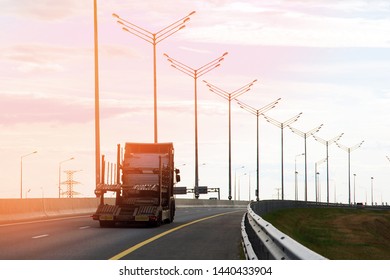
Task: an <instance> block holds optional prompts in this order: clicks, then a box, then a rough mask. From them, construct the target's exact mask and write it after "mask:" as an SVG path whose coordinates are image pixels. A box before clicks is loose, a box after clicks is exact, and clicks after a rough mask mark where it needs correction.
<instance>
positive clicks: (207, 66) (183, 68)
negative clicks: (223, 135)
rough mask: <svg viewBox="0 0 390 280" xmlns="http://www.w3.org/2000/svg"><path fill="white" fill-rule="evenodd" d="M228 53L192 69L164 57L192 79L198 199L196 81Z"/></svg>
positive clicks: (197, 194) (168, 57)
mask: <svg viewBox="0 0 390 280" xmlns="http://www.w3.org/2000/svg"><path fill="white" fill-rule="evenodd" d="M227 54H228V53H227V52H225V53H224V54H222V55H221V56H220V57H218V58H216V59H214V60H212V61H210V62H209V63H206V64H205V65H203V66H201V67H199V68H197V69H194V68H192V67H190V66H188V65H186V64H184V63H182V62H180V61H178V60H176V59H173V58H172V57H170V56H169V55H167V54H166V53H164V55H165V56H166V57H167V60H168V62H169V63H171V66H172V67H173V68H175V69H177V70H179V71H180V72H183V73H184V74H186V75H188V76H190V77H191V78H193V79H194V107H195V108H194V111H195V198H199V188H198V187H199V185H198V177H199V170H198V169H199V168H198V91H197V81H198V78H199V77H201V76H203V75H204V74H206V73H208V72H210V71H211V70H213V69H215V68H217V67H219V66H220V65H221V64H220V63H221V62H222V61H223V60H224V59H225V56H226V55H227Z"/></svg>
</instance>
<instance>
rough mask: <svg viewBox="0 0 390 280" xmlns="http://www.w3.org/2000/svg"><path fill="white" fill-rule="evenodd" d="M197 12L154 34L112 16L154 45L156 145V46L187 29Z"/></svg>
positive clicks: (155, 126)
mask: <svg viewBox="0 0 390 280" xmlns="http://www.w3.org/2000/svg"><path fill="white" fill-rule="evenodd" d="M194 13H195V11H193V12H191V13H189V14H188V15H186V16H185V17H183V18H181V19H179V20H178V21H175V22H174V23H172V24H170V25H168V26H167V27H165V28H163V29H161V30H160V31H158V32H156V33H153V32H150V31H148V30H146V29H144V28H142V27H140V26H138V25H135V24H133V23H131V22H129V21H127V20H125V19H123V18H121V17H120V16H118V15H117V14H112V16H113V17H115V18H117V19H118V20H117V22H118V23H119V24H120V25H122V29H123V30H124V31H126V32H128V33H131V34H133V35H135V36H137V37H138V38H141V39H142V40H144V41H146V42H148V43H150V44H152V45H153V78H154V79H153V80H154V143H157V142H158V137H157V69H156V68H157V67H156V46H157V44H158V43H160V42H161V41H163V40H164V39H166V38H168V37H169V36H171V35H173V34H175V33H176V32H178V31H179V30H181V29H183V28H185V26H186V25H185V23H186V22H188V21H189V20H190V16H192V15H193V14H194Z"/></svg>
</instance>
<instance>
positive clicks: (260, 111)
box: [236, 98, 280, 201]
mask: <svg viewBox="0 0 390 280" xmlns="http://www.w3.org/2000/svg"><path fill="white" fill-rule="evenodd" d="M236 101H237V103H238V105H240V107H241V108H242V109H244V110H246V111H248V112H249V113H251V114H252V115H255V116H256V130H257V131H256V137H257V144H256V147H257V180H256V200H257V201H259V197H260V148H259V146H260V143H259V116H261V115H262V114H264V113H265V112H267V111H269V110H271V109H272V108H275V106H276V104H278V103H279V101H280V98H278V99H277V100H275V101H273V102H271V103H269V104H268V105H266V106H264V107H262V108H260V109H256V108H254V107H252V106H250V105H248V104H245V103H244V102H242V101H239V100H237V99H236Z"/></svg>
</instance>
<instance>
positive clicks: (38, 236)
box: [32, 234, 49, 239]
mask: <svg viewBox="0 0 390 280" xmlns="http://www.w3.org/2000/svg"><path fill="white" fill-rule="evenodd" d="M48 236H49V235H48V234H42V235H37V236H33V237H32V239H38V238H44V237H48Z"/></svg>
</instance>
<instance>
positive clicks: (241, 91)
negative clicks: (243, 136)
mask: <svg viewBox="0 0 390 280" xmlns="http://www.w3.org/2000/svg"><path fill="white" fill-rule="evenodd" d="M256 81H257V80H253V81H252V82H250V83H248V84H246V85H244V86H243V87H240V88H239V89H237V90H235V91H232V92H227V91H225V90H222V89H220V88H219V87H217V86H215V85H213V84H210V83H209V82H207V81H203V82H205V83H206V85H207V86H208V88H209V90H210V91H211V92H214V93H215V94H217V95H218V96H220V97H222V98H224V99H226V100H227V101H228V103H229V196H228V198H229V200H231V199H232V144H231V143H232V142H231V141H232V132H231V101H232V100H234V99H235V98H237V97H239V96H240V95H242V94H244V93H245V92H247V91H249V90H250V89H251V87H252V86H253V84H254V83H255V82H256Z"/></svg>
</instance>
